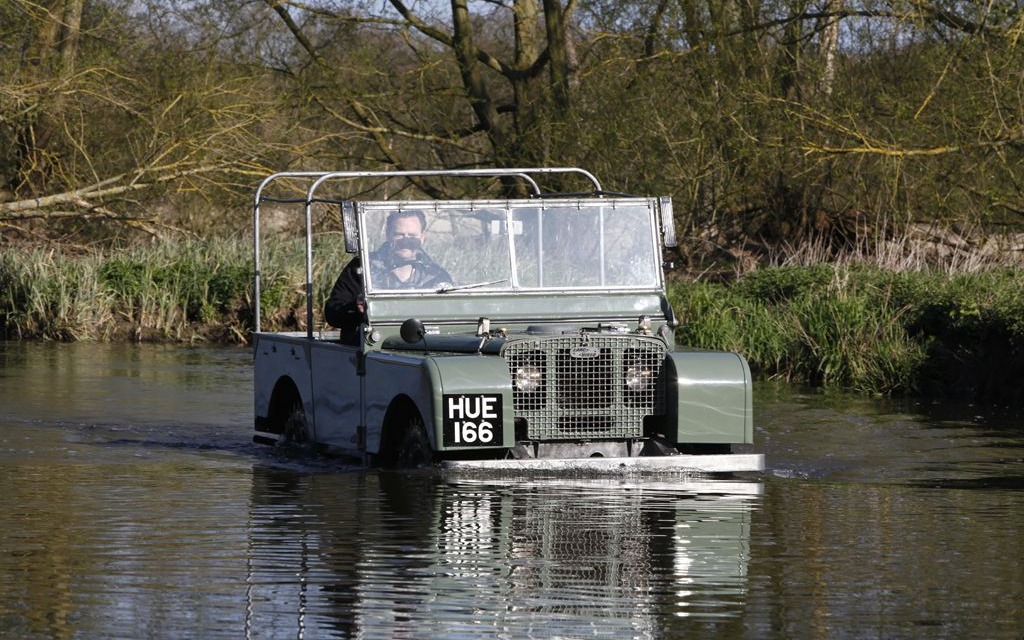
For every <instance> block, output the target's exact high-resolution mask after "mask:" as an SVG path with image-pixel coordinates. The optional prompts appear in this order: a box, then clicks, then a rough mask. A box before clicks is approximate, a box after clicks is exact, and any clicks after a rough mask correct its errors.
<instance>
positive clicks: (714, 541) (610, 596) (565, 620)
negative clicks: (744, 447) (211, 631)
mask: <svg viewBox="0 0 1024 640" xmlns="http://www.w3.org/2000/svg"><path fill="white" fill-rule="evenodd" d="M509 480H510V479H495V478H488V479H483V478H479V479H477V478H445V477H443V476H435V475H433V474H431V473H428V472H424V473H411V474H399V473H379V474H377V473H365V474H364V473H357V474H321V475H296V474H292V473H290V472H284V471H280V470H274V469H265V468H264V469H257V470H256V472H255V474H254V476H253V481H254V488H253V504H252V507H251V515H250V526H251V532H250V539H249V545H250V549H249V552H248V554H247V555H248V558H249V564H250V566H249V578H248V585H249V588H248V600H249V606H248V617H247V621H246V626H247V628H248V630H249V632H250V633H249V635H256V636H265V637H282V636H296V635H299V636H302V635H304V634H308V635H309V637H322V636H324V635H331V634H337V635H339V636H342V637H349V636H357V637H366V638H369V637H380V638H393V637H458V636H461V637H480V636H487V637H493V636H508V637H566V636H572V637H579V636H588V637H589V636H601V637H656V636H662V635H664V634H666V633H668V632H669V630H670V629H672V628H673V627H680V628H690V627H681V626H680V625H683V624H693V623H697V624H701V623H702V622H703V623H720V622H722V621H724V620H727V619H729V618H733V617H736V616H738V615H739V614H740V612H741V610H742V607H743V604H744V601H745V593H746V582H747V578H746V574H747V563H748V559H749V542H750V540H749V538H750V519H751V514H752V511H753V509H754V508H755V505H756V504H757V503H758V501H759V499H760V493H761V485H760V484H759V483H754V482H735V481H732V482H726V481H720V482H718V481H715V482H712V481H707V482H695V481H686V480H680V481H679V482H658V483H652V482H649V481H645V480H643V479H641V478H637V479H635V481H623V480H622V479H610V478H609V479H596V478H595V479H571V480H569V479H526V478H521V477H520V478H515V479H514V482H513V481H509ZM687 620H688V621H689V622H686V621H687ZM737 624H738V625H740V628H741V623H739V622H737ZM698 628H699V627H698Z"/></svg>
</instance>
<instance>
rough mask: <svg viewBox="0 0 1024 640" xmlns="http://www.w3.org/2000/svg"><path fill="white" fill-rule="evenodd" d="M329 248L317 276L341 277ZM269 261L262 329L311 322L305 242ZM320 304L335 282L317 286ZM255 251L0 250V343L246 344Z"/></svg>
mask: <svg viewBox="0 0 1024 640" xmlns="http://www.w3.org/2000/svg"><path fill="white" fill-rule="evenodd" d="M340 244H341V243H333V244H332V243H325V245H324V246H323V247H322V248H320V249H318V251H317V255H318V256H319V257H318V260H317V262H316V264H315V265H314V268H315V269H316V271H317V273H329V274H337V273H340V272H341V268H342V266H343V265H344V262H345V261H346V260H347V256H346V254H344V251H343V250H342V249H341V248H340V247H339V246H336V245H340ZM274 245H275V246H273V247H271V249H270V251H268V252H265V253H264V254H263V260H262V267H263V273H262V285H261V288H262V292H261V305H262V306H263V324H264V327H265V328H266V329H271V330H287V329H299V328H300V323H303V324H304V322H305V296H304V293H303V292H304V286H305V285H304V283H305V281H306V272H305V269H306V267H305V251H304V244H303V242H302V241H299V240H293V241H287V242H278V243H274ZM317 279H318V281H319V282H318V284H319V286H320V291H319V299H321V300H322V299H324V296H325V295H326V294H327V291H328V290H329V287H330V286H331V285H332V284H333V276H330V277H324V278H317ZM252 292H253V287H252V244H251V242H250V241H248V240H246V241H241V240H214V241H189V242H181V243H173V244H157V245H152V246H150V245H137V246H135V247H133V248H130V249H127V250H122V251H116V252H109V253H97V252H91V253H70V254H62V253H60V252H57V251H54V250H42V249H28V250H25V249H21V250H18V249H11V248H4V249H0V338H7V339H14V338H34V339H44V340H123V339H132V340H160V341H182V342H192V341H196V340H213V341H218V342H245V341H247V340H248V334H249V332H250V330H251V327H252V324H253V319H252V311H253V305H252Z"/></svg>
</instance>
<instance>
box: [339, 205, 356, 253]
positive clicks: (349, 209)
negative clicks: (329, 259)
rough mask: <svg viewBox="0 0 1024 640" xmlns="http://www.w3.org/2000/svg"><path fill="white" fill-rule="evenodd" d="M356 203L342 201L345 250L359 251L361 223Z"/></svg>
mask: <svg viewBox="0 0 1024 640" xmlns="http://www.w3.org/2000/svg"><path fill="white" fill-rule="evenodd" d="M356 220H357V218H356V203H354V202H351V201H349V200H346V201H344V202H342V203H341V225H342V229H343V230H344V232H345V251H346V252H348V253H358V252H359V223H358V222H357V221H356Z"/></svg>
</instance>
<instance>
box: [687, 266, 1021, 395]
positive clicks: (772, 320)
mask: <svg viewBox="0 0 1024 640" xmlns="http://www.w3.org/2000/svg"><path fill="white" fill-rule="evenodd" d="M669 296H670V301H671V302H672V303H673V306H674V307H675V308H676V309H677V312H678V313H679V315H680V317H681V318H682V319H683V322H682V324H681V326H680V328H679V329H678V331H677V340H678V341H679V342H680V343H684V344H690V345H693V346H697V347H702V348H710V349H730V350H734V351H737V352H740V353H742V354H744V356H745V357H746V358H747V359H748V361H749V362H750V363H751V366H752V368H753V369H754V370H755V371H756V372H758V373H759V374H760V375H762V376H764V377H769V378H781V379H785V380H789V381H794V382H800V383H806V384H812V385H821V386H834V387H845V388H852V389H858V390H862V391H867V392H873V393H886V394H891V393H904V392H919V393H935V394H958V395H971V396H983V397H993V398H1012V397H1014V396H1016V395H1019V393H1018V391H1017V389H1016V387H1019V381H1020V380H1021V379H1024V365H1022V364H1021V363H1022V362H1024V275H1021V272H1020V271H1019V270H1017V269H1012V268H990V269H989V270H985V271H975V272H962V273H955V274H950V273H942V272H936V271H905V272H896V271H889V270H886V269H882V268H879V267H877V266H869V265H863V264H846V265H843V264H840V265H834V264H824V265H822V264H818V265H813V266H808V267H795V266H784V267H770V268H766V269H762V270H759V271H754V272H751V273H748V274H747V275H744V276H743V277H741V278H739V279H737V280H735V281H734V282H732V283H728V284H726V283H711V282H703V281H696V282H684V283H678V284H676V285H674V286H673V287H672V288H671V289H670V291H669Z"/></svg>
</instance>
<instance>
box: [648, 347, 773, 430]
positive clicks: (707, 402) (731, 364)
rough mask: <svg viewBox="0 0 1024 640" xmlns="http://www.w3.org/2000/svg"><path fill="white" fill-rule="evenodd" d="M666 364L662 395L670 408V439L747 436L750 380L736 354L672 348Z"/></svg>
mask: <svg viewBox="0 0 1024 640" xmlns="http://www.w3.org/2000/svg"><path fill="white" fill-rule="evenodd" d="M667 364H668V367H667V369H668V370H667V374H668V377H667V379H668V381H669V389H668V391H669V393H668V397H667V400H668V405H669V410H672V409H673V407H674V409H675V411H676V424H677V433H676V442H680V443H731V444H737V443H751V442H753V438H754V426H753V416H752V413H753V412H752V407H753V400H752V388H751V387H752V382H751V376H750V368H749V367H748V366H747V362H746V360H744V359H743V357H742V356H740V355H738V354H735V353H726V352H717V351H674V352H670V353H669V354H668V363H667Z"/></svg>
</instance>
